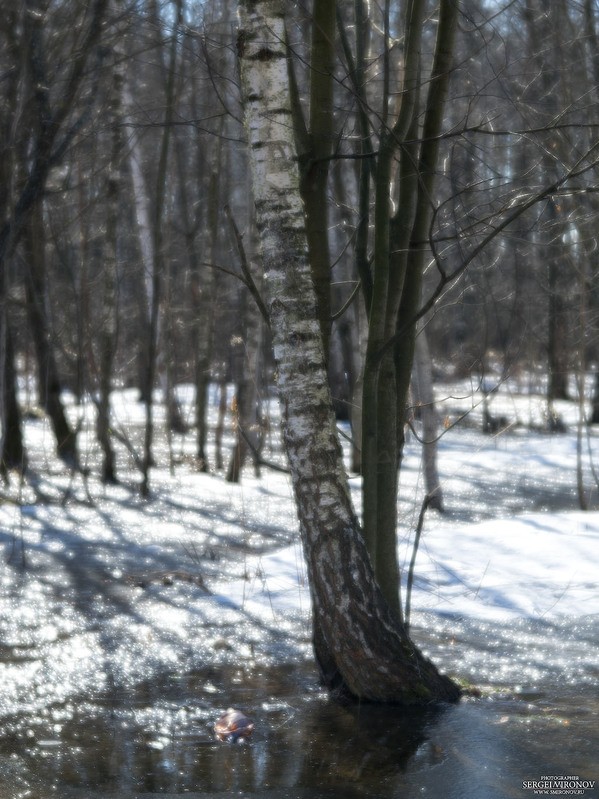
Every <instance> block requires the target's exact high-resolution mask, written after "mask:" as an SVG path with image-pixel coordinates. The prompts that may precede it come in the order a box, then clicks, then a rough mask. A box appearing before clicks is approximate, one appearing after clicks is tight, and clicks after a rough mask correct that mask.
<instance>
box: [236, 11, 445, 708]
mask: <svg viewBox="0 0 599 799" xmlns="http://www.w3.org/2000/svg"><path fill="white" fill-rule="evenodd" d="M239 15H240V22H241V29H240V34H239V43H238V44H239V54H240V58H241V72H242V87H243V97H244V105H245V114H246V125H247V130H248V137H249V147H250V162H251V169H252V183H253V194H254V202H255V207H256V219H257V224H258V230H259V232H260V238H261V245H262V256H263V266H264V272H265V278H264V285H265V290H266V294H267V298H266V299H267V307H268V312H269V317H270V324H271V329H272V336H273V347H274V356H275V360H276V362H277V366H278V374H279V382H278V390H279V399H280V403H281V411H282V413H281V418H282V431H283V440H284V443H285V448H286V452H287V456H288V459H289V464H290V468H291V475H292V483H293V489H294V494H295V500H296V506H297V512H298V516H299V521H300V530H301V535H302V541H303V546H304V553H305V557H306V562H307V569H308V577H309V582H310V589H311V594H312V607H313V619H314V629H315V632H316V640H315V650H316V657H317V659H318V661H319V664H320V666H321V671H322V674H323V678H324V680H325V682H326V684H327V685H328V687H329V688H330V689H332V690H334V691H336V692H338V693H339V694H340V695H342V696H346V697H352V698H355V699H360V700H370V701H378V702H409V703H415V702H431V701H436V700H455V699H457V698H458V696H459V689H458V688H457V686H456V685H455V684H454V683H453V682H452V681H451V680H449V679H448V678H447V677H444V676H442V675H440V674H439V672H438V671H437V669H436V668H435V666H434V665H433V664H432V663H430V661H428V660H426V659H425V658H424V657H423V656H422V655H421V654H420V652H419V651H418V650H417V649H416V647H415V646H414V644H413V643H412V642H411V640H410V639H409V637H408V635H407V633H406V631H405V628H404V627H403V625H402V624H401V623H400V622H399V621H398V619H397V616H396V615H394V614H393V613H392V612H391V610H390V609H389V606H388V604H387V603H386V601H385V600H384V598H383V596H382V594H381V592H380V589H379V587H378V585H377V583H376V581H375V578H374V573H373V570H372V566H371V563H370V559H369V557H368V554H367V551H366V547H365V544H364V540H363V538H362V534H361V530H360V526H359V523H358V519H357V517H356V514H355V511H354V508H353V506H352V503H351V499H350V494H349V487H348V483H347V478H346V474H345V471H344V468H343V462H342V457H341V448H340V445H339V440H338V437H337V431H336V426H335V419H334V415H333V410H332V402H331V396H330V391H329V388H328V381H327V373H326V366H325V355H324V350H323V345H322V337H321V332H320V326H319V323H318V316H317V310H316V297H315V291H314V285H313V283H312V279H311V275H310V265H309V261H308V255H307V245H306V232H305V223H304V211H303V206H302V203H301V199H300V194H299V175H298V169H297V161H296V157H295V152H294V146H293V131H292V122H291V109H290V99H289V94H290V93H289V83H288V71H287V51H286V44H285V42H286V36H285V21H284V12H283V4H282V3H281V2H279V0H263V1H262V2H260V1H259V2H253V0H242V2H240V4H239Z"/></svg>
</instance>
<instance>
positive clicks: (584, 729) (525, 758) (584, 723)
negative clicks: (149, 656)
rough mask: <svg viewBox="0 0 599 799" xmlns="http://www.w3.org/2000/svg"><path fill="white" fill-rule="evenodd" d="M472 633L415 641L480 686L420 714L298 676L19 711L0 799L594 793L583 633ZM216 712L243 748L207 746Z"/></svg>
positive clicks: (244, 670) (154, 689)
mask: <svg viewBox="0 0 599 799" xmlns="http://www.w3.org/2000/svg"><path fill="white" fill-rule="evenodd" d="M474 627H475V623H473V622H468V623H466V622H462V623H460V622H458V621H456V620H445V621H439V622H438V628H437V629H434V630H433V629H432V628H431V630H430V631H429V635H430V640H429V641H427V640H426V638H425V637H424V633H422V632H421V633H420V635H421V637H422V639H423V644H424V645H426V644H427V643H428V644H430V649H431V654H432V656H433V657H435V659H436V660H437V662H445V663H446V664H448V665H449V664H450V663H453V666H454V668H455V665H456V664H459V666H460V673H461V674H463V675H464V676H466V677H469V678H471V679H473V680H474V681H475V682H478V684H479V685H481V686H482V695H481V696H480V697H476V698H466V699H464V700H463V701H462V702H461V703H460V704H459V705H457V706H451V707H443V708H440V709H437V710H434V711H433V710H429V711H426V712H407V711H405V710H402V709H400V708H393V707H391V708H389V707H386V708H381V707H372V706H361V707H340V706H338V705H336V704H334V703H332V702H331V701H329V699H328V698H327V696H326V695H325V694H324V693H323V692H322V691H321V690H320V688H319V686H318V682H317V676H316V674H315V672H314V671H313V668H312V666H311V664H310V663H309V662H291V663H285V664H282V665H277V666H262V667H261V666H260V665H259V664H256V663H245V662H243V661H242V662H240V663H238V664H229V665H223V664H220V665H218V666H206V667H203V668H201V669H197V670H194V671H190V672H188V673H185V674H180V673H177V672H176V671H171V672H168V673H163V674H160V675H156V676H154V677H151V678H149V679H147V680H145V681H141V682H139V683H138V684H136V685H135V686H133V687H127V688H124V687H122V686H121V687H119V686H117V685H114V686H112V687H109V688H108V689H105V690H102V691H101V692H98V694H97V695H87V696H85V697H78V698H73V697H70V698H68V699H67V700H65V701H52V702H50V703H49V704H44V703H43V702H41V703H38V706H37V709H36V708H35V703H32V705H31V707H30V709H29V710H25V711H21V712H18V713H14V714H12V715H11V714H6V713H5V714H4V716H3V718H2V719H1V720H0V799H19V798H20V797H23V799H25V797H27V798H28V799H47V797H49V796H57V797H60V799H69V798H70V797H75V798H77V799H94V797H108V798H111V799H115V798H116V797H119V799H127V798H128V797H140V798H141V797H149V796H153V795H156V794H160V795H162V796H167V797H171V799H174V797H182V796H186V797H194V796H195V797H205V798H207V797H213V798H214V799H216V798H217V797H232V796H233V797H235V796H237V797H246V799H250V797H251V798H252V799H253V797H260V799H270V797H278V798H279V799H286V798H288V799H334V798H338V799H342V798H343V799H358V798H359V797H375V798H376V797H380V799H391V798H395V797H397V799H399V797H401V799H411V798H412V797H414V798H415V797H423V796H424V797H426V796H430V797H443V798H444V799H454V797H455V799H506V797H522V798H524V797H527V796H531V795H533V794H532V791H531V790H529V789H525V788H523V787H522V784H523V782H524V781H535V780H539V779H540V778H541V777H542V776H543V775H547V774H551V775H556V774H564V775H578V776H579V777H580V779H585V780H596V779H597V777H598V776H599V774H598V773H597V763H598V761H597V752H599V725H597V718H599V696H598V694H597V690H596V688H597V677H598V670H597V663H596V660H595V656H596V641H597V640H598V636H597V633H598V632H599V620H597V619H596V618H589V619H586V620H585V621H584V622H581V621H580V620H579V621H578V622H577V623H576V624H569V623H568V622H567V621H564V622H561V623H560V624H556V625H549V624H545V625H540V624H536V625H532V624H531V623H525V622H522V623H521V624H520V626H519V627H516V628H514V627H513V626H511V627H509V628H508V627H506V628H505V629H495V630H494V631H491V630H489V629H488V628H484V627H483V628H480V629H474ZM450 633H451V636H450ZM491 633H493V634H491ZM508 642H511V646H508ZM0 656H2V657H3V658H4V659H5V660H6V658H7V657H8V653H7V652H3V653H0ZM18 656H19V657H23V656H24V653H23V652H19V653H18ZM228 706H234V707H239V708H241V709H243V710H244V711H245V712H246V713H247V714H248V715H251V717H252V718H253V720H254V722H255V731H254V734H253V736H252V738H251V740H250V742H248V743H246V744H227V743H222V742H219V741H216V740H215V738H214V733H213V723H214V720H215V719H216V718H217V717H218V715H219V714H220V712H221V711H222V710H224V709H225V708H227V707H228ZM583 795H584V796H585V797H597V796H599V793H598V792H597V789H596V788H595V789H594V790H586V791H585V792H584V794H583Z"/></svg>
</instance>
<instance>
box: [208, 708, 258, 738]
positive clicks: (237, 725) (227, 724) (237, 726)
mask: <svg viewBox="0 0 599 799" xmlns="http://www.w3.org/2000/svg"><path fill="white" fill-rule="evenodd" d="M253 731H254V722H253V721H252V720H251V719H250V718H248V717H247V716H246V715H245V714H244V713H242V712H241V710H235V709H234V708H232V707H230V708H229V709H228V710H227V711H226V712H225V713H223V715H222V716H221V717H220V718H219V719H217V720H216V721H215V722H214V732H215V733H216V737H217V738H218V739H219V741H230V742H231V743H235V741H242V740H245V739H246V738H249V737H250V735H251V734H252V732H253Z"/></svg>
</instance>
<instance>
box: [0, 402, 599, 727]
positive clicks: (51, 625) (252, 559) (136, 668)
mask: <svg viewBox="0 0 599 799" xmlns="http://www.w3.org/2000/svg"><path fill="white" fill-rule="evenodd" d="M450 394H451V396H452V397H453V399H452V400H451V402H450V401H449V400H447V401H446V402H441V403H440V409H441V413H442V414H443V416H444V417H445V418H446V420H447V424H448V430H447V432H446V433H445V435H444V436H443V438H442V439H441V441H440V451H439V466H440V471H441V479H442V484H443V488H444V491H445V504H446V508H447V512H446V513H445V514H438V513H436V512H432V511H431V512H429V513H428V514H427V516H426V518H425V524H424V529H423V534H422V539H421V542H420V547H419V550H418V554H417V559H416V570H415V581H414V587H413V593H412V597H411V604H412V621H413V624H414V626H415V628H418V626H419V624H420V625H421V626H426V625H427V624H428V622H427V620H428V619H430V618H431V615H432V616H433V617H437V618H446V617H448V616H449V617H452V618H455V619H461V620H468V619H477V620H481V621H486V622H489V621H490V622H497V623H501V624H506V623H510V622H512V621H516V620H517V619H521V618H526V619H543V620H551V619H557V618H560V617H569V618H577V617H580V618H581V617H585V616H589V615H592V614H599V590H598V579H599V578H598V575H599V570H598V568H597V564H598V562H599V512H596V511H589V512H582V511H577V510H576V507H577V478H576V465H577V446H576V425H575V413H576V408H575V407H574V406H570V405H567V404H564V406H563V407H562V408H560V409H559V411H560V413H562V414H563V416H564V418H565V420H566V421H567V422H568V424H569V425H570V428H569V432H568V433H564V434H560V435H548V434H547V433H544V432H541V431H540V430H536V431H531V430H530V429H528V425H529V424H530V423H531V422H532V423H533V424H537V423H538V426H539V427H540V426H541V425H542V422H543V413H544V411H543V407H544V406H543V403H542V401H541V400H540V399H539V398H534V397H530V396H525V397H524V398H522V397H518V398H515V397H514V396H512V395H510V394H509V393H508V392H503V393H502V394H497V395H496V396H494V397H493V399H492V410H493V412H494V413H498V414H499V413H500V414H502V415H505V416H506V417H509V418H510V424H511V425H512V426H511V427H510V428H509V429H508V430H507V431H506V432H503V433H500V434H498V435H494V436H483V435H482V434H481V433H480V431H479V430H477V429H475V423H478V419H479V414H480V405H479V404H477V401H476V400H472V398H471V395H469V394H467V392H466V390H465V387H462V388H459V387H458V388H455V389H454V390H452V392H446V393H445V394H444V395H443V396H449V395H450ZM456 398H458V399H456ZM468 403H470V408H471V409H472V410H471V413H470V415H469V417H468V425H469V426H468V425H465V424H462V425H458V426H456V427H451V423H452V422H453V421H454V420H455V419H457V418H458V417H459V416H460V415H461V414H462V413H463V412H464V410H468V408H467V407H466V408H464V407H463V406H464V405H466V406H467V405H468ZM71 412H72V413H73V414H77V413H79V411H78V410H77V409H76V408H75V407H72V408H71ZM115 414H116V416H117V418H120V419H121V420H122V422H123V424H125V423H128V424H130V423H131V422H137V423H139V422H140V421H141V419H142V417H143V414H142V412H141V407H140V406H139V405H138V404H137V403H136V402H135V400H134V397H133V396H132V395H131V394H130V393H127V392H123V393H121V394H119V395H117V397H116V402H115ZM524 425H526V427H525V426H524ZM587 435H588V437H587ZM27 441H28V446H29V448H30V452H31V455H32V466H33V472H34V474H35V475H36V481H35V491H37V492H38V496H39V495H41V496H43V497H44V501H37V500H36V496H35V491H34V490H33V489H32V488H31V487H30V486H27V485H22V486H14V485H13V488H12V489H11V490H7V491H6V492H5V501H4V502H3V503H2V504H1V505H0V545H1V547H2V549H1V551H2V563H3V566H2V571H1V577H0V609H1V613H0V715H1V716H5V717H6V716H10V715H12V714H15V713H18V712H22V711H23V710H24V709H27V708H29V709H31V710H33V709H34V708H39V707H43V706H44V705H47V704H50V703H52V702H56V701H59V700H60V701H65V700H66V699H67V698H68V697H70V696H75V695H77V694H80V693H81V692H82V691H83V692H87V691H90V692H91V691H94V690H103V689H105V688H107V687H109V686H111V685H116V686H118V685H126V684H131V683H134V682H137V681H139V680H142V679H145V678H147V677H148V676H150V675H151V674H153V673H157V672H159V671H165V670H171V669H173V670H177V669H179V670H185V669H189V668H193V667H197V666H198V665H199V664H205V663H207V662H211V661H214V660H219V659H221V660H223V659H225V660H226V659H228V660H229V661H231V660H235V659H237V660H239V659H243V660H245V661H248V660H252V659H255V660H260V661H261V662H267V661H269V660H271V661H272V660H276V659H285V658H295V657H298V655H299V656H303V655H306V654H308V653H309V651H310V644H309V635H310V623H309V614H310V602H309V592H308V586H307V583H306V575H305V569H304V564H303V556H302V551H301V545H300V542H299V540H298V532H297V521H296V516H295V510H294V507H293V501H292V496H291V489H290V483H289V478H288V476H286V475H285V474H281V473H280V472H275V471H270V470H268V469H264V470H263V474H262V477H261V478H256V477H255V476H254V475H253V473H252V469H251V468H248V469H246V473H245V474H244V478H243V481H242V483H241V484H240V485H231V484H229V483H226V482H225V480H224V478H223V475H222V474H200V473H198V472H196V471H195V470H194V467H193V463H192V459H191V457H190V455H191V454H192V453H193V447H194V444H193V436H192V434H191V433H190V434H189V436H188V437H187V438H186V439H183V438H181V437H176V440H175V442H174V445H173V453H172V455H173V462H174V467H173V469H172V470H169V469H168V468H166V467H165V465H164V464H166V459H167V453H166V451H165V450H161V451H160V452H159V453H158V455H159V457H158V461H159V464H160V465H159V467H158V468H156V469H154V470H153V472H152V498H151V500H150V501H148V502H144V501H142V500H141V499H140V498H139V497H138V494H137V492H136V490H135V481H136V480H137V479H138V478H137V477H136V476H135V473H134V471H132V470H130V465H129V466H128V465H127V464H128V461H127V454H126V452H125V451H123V452H122V453H121V456H120V458H121V460H120V464H121V472H120V473H121V475H122V476H123V484H121V485H119V486H114V487H103V486H101V485H100V484H99V483H98V481H97V480H96V478H95V477H94V473H93V471H92V474H91V475H90V476H89V477H88V478H87V479H86V480H84V479H83V478H81V477H80V476H77V475H68V474H65V472H64V470H63V468H62V466H61V464H59V463H58V462H57V461H56V459H55V457H54V456H53V454H52V449H53V442H52V437H51V435H50V433H49V430H48V427H47V424H46V422H45V421H44V420H42V419H35V418H32V419H30V420H29V421H28V422H27ZM86 441H87V443H86ZM82 443H83V448H82V449H83V452H84V455H85V456H86V457H89V459H90V463H93V462H94V458H95V454H94V444H93V436H92V431H91V430H90V432H89V434H88V438H87V439H86V438H85V435H84V436H83V438H82ZM598 448H599V440H598V439H597V438H596V437H595V434H594V432H593V431H590V432H589V433H588V434H587V432H586V429H585V439H584V457H585V468H584V475H583V476H584V481H585V486H586V488H587V491H588V492H589V495H590V497H591V502H592V501H593V493H594V495H595V497H596V496H597V490H596V487H595V486H594V483H593V474H592V470H591V467H590V460H589V453H590V454H591V455H592V453H593V452H597V451H599V449H598ZM268 457H272V458H273V459H274V458H277V457H280V456H279V455H278V454H277V453H276V452H274V453H270V454H268ZM351 485H352V491H353V492H354V496H355V499H356V503H357V504H359V480H358V479H357V478H352V479H351ZM591 489H594V492H593V491H591ZM423 494H424V489H423V485H422V474H421V470H420V453H419V445H418V444H417V442H416V441H415V440H414V439H412V440H411V441H410V443H409V445H408V451H407V454H406V460H405V467H404V469H403V471H402V488H401V500H400V516H401V532H402V537H401V540H400V542H399V556H400V560H401V562H402V564H404V567H405V566H406V565H407V563H409V560H410V557H411V555H412V546H413V532H414V528H415V524H416V519H417V517H418V512H419V506H420V502H421V499H422V496H423Z"/></svg>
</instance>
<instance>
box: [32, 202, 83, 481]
mask: <svg viewBox="0 0 599 799" xmlns="http://www.w3.org/2000/svg"><path fill="white" fill-rule="evenodd" d="M44 241H45V238H44V223H43V210H42V203H41V201H37V202H36V203H35V205H34V206H33V209H32V211H31V216H30V219H29V221H28V223H27V226H26V229H25V234H24V237H23V250H24V260H25V269H26V281H25V283H26V295H27V314H28V317H29V327H30V329H31V335H32V338H33V342H34V345H35V353H36V356H37V373H38V393H39V399H40V404H41V406H42V408H43V409H44V411H45V412H46V413H47V414H48V417H49V419H50V423H51V425H52V429H53V431H54V435H55V437H56V450H57V453H58V456H59V457H60V458H61V459H62V460H63V461H64V462H65V463H66V464H67V465H68V466H70V467H71V468H79V456H78V453H77V435H76V433H75V431H74V430H73V429H72V428H71V425H70V424H69V421H68V419H67V417H66V413H65V409H64V406H63V404H62V400H61V392H62V383H61V379H60V374H59V370H58V364H57V362H56V356H55V354H54V348H53V347H52V343H51V342H52V331H51V329H50V325H49V322H48V319H47V315H46V311H45V308H46V274H45V272H46V267H45V254H44Z"/></svg>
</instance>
